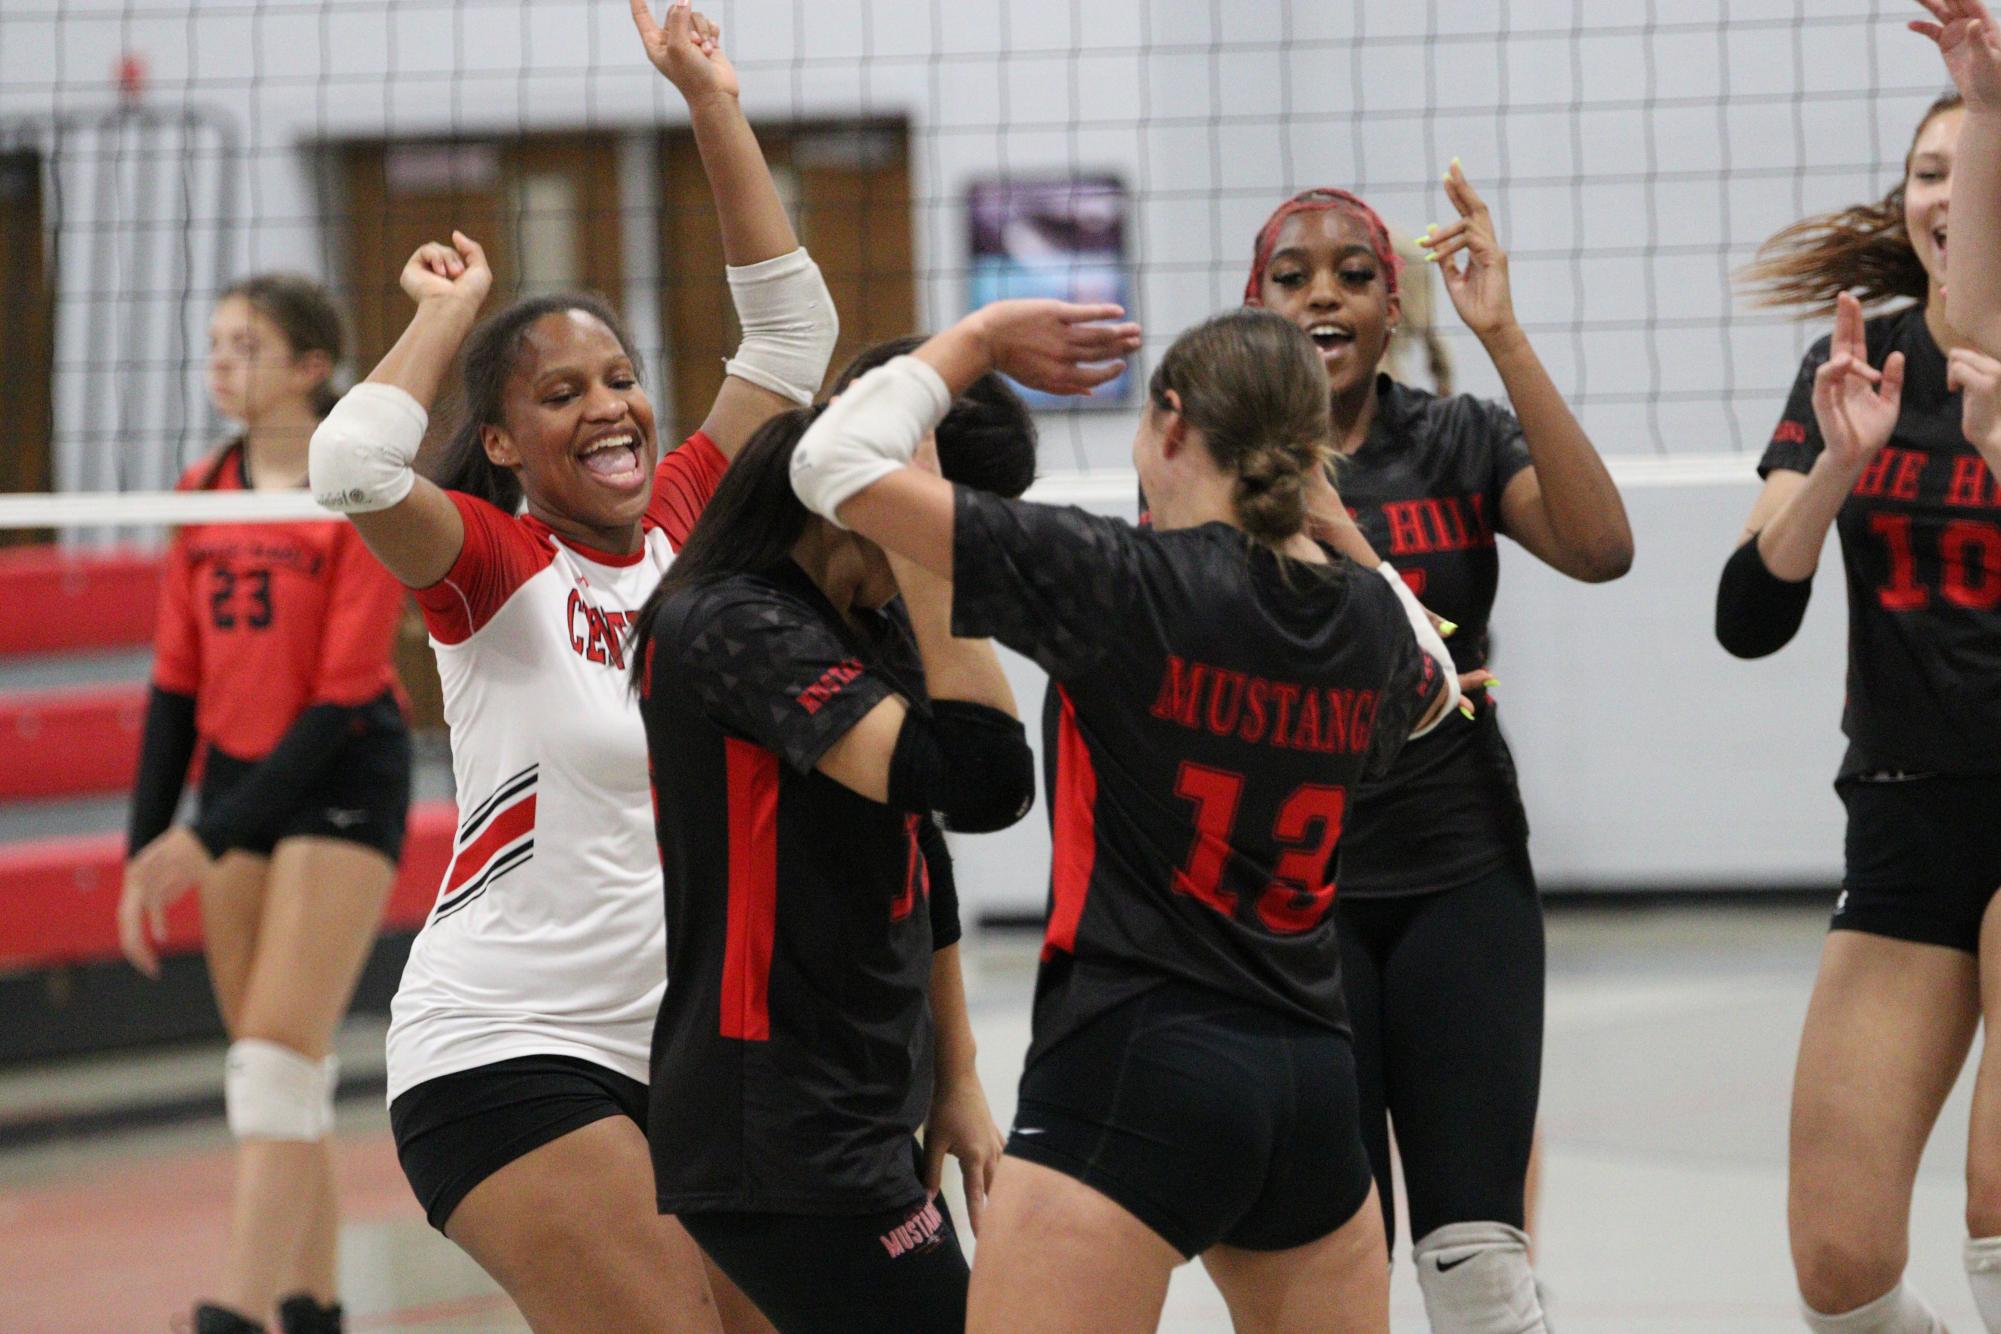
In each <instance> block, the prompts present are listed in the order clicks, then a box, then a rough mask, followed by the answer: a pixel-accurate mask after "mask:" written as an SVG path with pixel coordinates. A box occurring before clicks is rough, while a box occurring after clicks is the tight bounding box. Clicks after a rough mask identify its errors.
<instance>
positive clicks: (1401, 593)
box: [1376, 561, 1460, 737]
mask: <svg viewBox="0 0 2001 1334" xmlns="http://www.w3.org/2000/svg"><path fill="white" fill-rule="evenodd" d="M1376 573H1377V574H1380V575H1381V576H1382V577H1383V578H1384V579H1386V580H1388V581H1389V585H1390V587H1391V588H1393V589H1395V590H1396V595H1397V601H1398V602H1401V603H1402V604H1403V614H1404V618H1405V619H1406V620H1408V621H1409V622H1410V629H1411V633H1412V634H1414V635H1416V636H1417V650H1418V652H1420V653H1422V654H1424V656H1425V657H1427V658H1430V659H1431V661H1432V662H1433V663H1434V664H1435V665H1436V666H1437V668H1438V670H1439V671H1440V672H1442V673H1444V675H1445V706H1444V707H1443V708H1441V709H1439V711H1438V713H1437V714H1436V715H1435V716H1434V717H1433V718H1432V720H1431V721H1430V722H1428V723H1426V724H1425V725H1424V726H1422V727H1420V728H1418V729H1417V730H1416V731H1414V732H1412V733H1411V735H1412V736H1414V737H1417V736H1423V735H1424V734H1425V733H1427V732H1429V731H1430V730H1431V729H1432V728H1434V727H1436V726H1438V725H1439V724H1440V723H1442V722H1444V721H1445V720H1446V719H1447V718H1448V717H1450V716H1451V714H1452V711H1453V710H1454V709H1456V708H1458V707H1459V699H1460V690H1459V669H1458V668H1457V667H1455V666H1453V664H1452V650H1451V649H1448V648H1446V647H1445V641H1444V639H1442V638H1440V637H1439V634H1438V627H1437V626H1434V625H1433V624H1432V623H1431V617H1430V616H1428V615H1427V614H1425V610H1424V604H1423V603H1421V602H1419V601H1418V600H1417V594H1415V593H1413V592H1411V591H1410V585H1409V584H1407V583H1405V582H1404V581H1403V576H1402V575H1400V574H1398V573H1397V572H1396V570H1395V569H1394V568H1393V567H1392V566H1391V565H1390V563H1389V562H1388V561H1384V562H1383V563H1382V564H1381V565H1378V566H1377V567H1376Z"/></svg>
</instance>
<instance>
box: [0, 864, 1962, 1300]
mask: <svg viewBox="0 0 2001 1334" xmlns="http://www.w3.org/2000/svg"><path fill="white" fill-rule="evenodd" d="M1824 920H1825V915H1824V909H1823V908H1821V907H1816V906H1806V905H1801V904H1798V903H1794V904H1790V905H1778V906H1756V907H1745V906H1736V905H1728V906H1722V905H1719V906H1714V907H1688V906H1675V907H1665V908H1605V907H1590V908H1580V907H1568V908H1562V909H1559V910H1557V911H1555V912H1553V913H1552V915H1551V918H1550V982H1549V1035H1548V1041H1547V1046H1546V1054H1545V1063H1544V1083H1543V1129H1544V1135H1545V1145H1544V1148H1545V1159H1546V1161H1545V1167H1544V1196H1543V1201H1544V1202H1543V1208H1542V1219H1541V1227H1540V1230H1539V1235H1538V1242H1539V1246H1540V1248H1541V1266H1540V1267H1541V1272H1542V1275H1543V1278H1544V1280H1545V1282H1546V1284H1547V1286H1548V1287H1549V1289H1550V1291H1551V1293H1552V1294H1553V1299H1552V1302H1551V1313H1552V1319H1553V1322H1554V1323H1555V1325H1556V1327H1557V1328H1558V1329H1560V1330H1561V1331H1562V1332H1563V1334H1614V1332H1615V1331H1616V1332H1617V1334H1669V1331H1672V1332H1673V1334H1776V1332H1780V1331H1787V1330H1793V1329H1797V1328H1799V1327H1800V1326H1799V1323H1798V1318H1797V1316H1796V1315H1795V1314H1794V1309H1795V1308H1794V1298H1793V1295H1792V1293H1793V1289H1792V1281H1791V1275H1790V1269H1789V1265H1788V1261H1787V1254H1786V1240H1785V1137H1786V1100H1787V1095H1788V1091H1789V1089H1790V1085H1791V1080H1792V1061H1793V1052H1794V1046H1795V1043H1796V1041H1797V1038H1798V1034H1799V1025H1800V1020H1801V1016H1802V1015H1803V1014H1804V1012H1805V1008H1806V1001H1807V993H1808V989H1809V987H1810V986H1811V983H1812V978H1813V970H1814V966H1815V961H1816V958H1817V955H1818V950H1819V946H1820V940H1821V935H1822V923H1823V922H1824ZM1034 958H1035V949H1034V942H1033V941H1032V940H1031V939H1030V938H1029V937H1028V936H1026V935H1025V934H1016V933H997V932H989V933H987V934H986V935H985V936H983V937H982V939H981V942H980V944H979V947H978V949H977V951H976V952H975V954H974V956H973V963H974V968H973V981H972V1000H973V1010H974V1018H975V1023H976V1026H977V1028H978V1032H979V1040H980V1064H981V1069H982V1071H983V1073H984V1074H985V1077H986V1082H987V1091H988V1095H989V1097H990V1098H991V1099H992V1102H993V1106H994V1113H995V1115H996V1117H998V1118H999V1120H1000V1122H1001V1124H1002V1125H1003V1126H1005V1125H1006V1124H1007V1121H1008V1118H1009V1115H1010V1114H1011V1112H1012V1109H1013V1102H1014V1083H1015V1077H1016V1075H1017V1074H1018V1072H1019V1070H1020V1064H1021V1057H1022V1053H1023V1052H1024V1050H1025V1049H1026V1047H1027V1043H1028V998H1029V993H1030V987H1031V983H1032V979H1033V974H1034ZM380 1046H381V1028H380V1023H379V1021H373V1020H371V1021H366V1022H363V1021H356V1022H354V1023H352V1024H350V1025H349V1028H348V1030H347V1031H346V1033H345V1034H344V1035H343V1043H342V1048H343V1057H344V1061H345V1062H346V1065H347V1068H348V1069H349V1070H350V1071H355V1070H366V1069H368V1068H370V1066H371V1063H372V1065H373V1067H374V1068H376V1069H379V1067H380V1059H381V1058H380ZM220 1069H221V1052H220V1050H219V1048H211V1047H203V1048H197V1049H193V1050H181V1051H177V1052H173V1053H169V1054H166V1055H148V1056H144V1057H120V1058H92V1059H90V1060H83V1061H73V1062H66V1063H63V1064H62V1065H60V1066H52V1067H45V1068H42V1069H38V1070H30V1071H23V1072H15V1073H10V1074H8V1075H6V1076H4V1077H0V1108H15V1109H18V1108H21V1107H23V1106H34V1105H47V1104H49V1103H51V1102H54V1101H60V1102H62V1103H65V1104H72V1105H76V1106H79V1107H89V1106H96V1105H101V1104H103V1103H104V1102H106V1101H112V1100H129V1099H131V1098H132V1097H133V1095H134V1091H135V1089H159V1090H164V1091H167V1092H169V1093H171V1092H173V1091H175V1090H187V1089H201V1088H203V1087H205V1086H207V1085H210V1084H213V1083H214V1081H215V1080H216V1079H217V1077H218V1072H219V1071H220ZM1970 1069H1971V1063H1969V1071H1970ZM1968 1089H1969V1079H1967V1078H1962V1080H1961V1083H1960V1087H1959V1089H1958V1090H1957V1091H1956V1092H1955V1093H1954V1096H1953V1098H1952V1101H1951V1102H1950V1103H1949V1104H1948V1105H1947V1108H1946V1112H1945V1115H1944V1117H1943V1118H1942V1119H1941V1121H1940V1124H1939V1128H1938V1131H1937V1133H1936V1134H1935V1135H1934V1137H1933V1142H1932V1150H1931V1152H1930V1153H1929V1154H1928V1155H1927V1157H1926V1159H1925V1164H1924V1170H1923V1173H1922V1175H1921V1177H1920V1179H1919V1182H1918V1190H1917V1198H1916V1202H1915V1206H1914V1209H1913V1222H1912V1259H1911V1268H1910V1274H1909V1279H1910V1281H1911V1283H1912V1285H1913V1286H1914V1287H1915V1288H1916V1289H1917V1290H1918V1291H1920V1292H1922V1293H1924V1294H1925V1295H1926V1296H1927V1298H1928V1299H1929V1300H1930V1301H1931V1302H1932V1303H1933V1304H1934V1305H1935V1306H1936V1307H1937V1308H1938V1310H1939V1312H1940V1314H1941V1315H1942V1316H1944V1318H1945V1319H1946V1320H1947V1322H1948V1323H1949V1324H1951V1325H1952V1326H1953V1327H1954V1328H1956V1329H1960V1330H1971V1329H1978V1328H1980V1324H1979V1320H1978V1318H1977V1316H1976V1315H1975V1314H1974V1311H1973V1306H1972V1302H1971V1298H1970V1297H1968V1295H1967V1294H1966V1286H1965V1277H1964V1275H1963V1273H1962V1272H1961V1270H1960V1264H1959V1247H1960V1239H1961V1237H1962V1236H1963V1235H1964V1229H1963V1226H1962V1224H1961V1221H1960V1210H1961V1194H1962V1190H1961V1176H1962V1170H1963V1167H1964V1160H1965V1139H1966V1125H1967V1098H1968ZM340 1165H341V1177H342V1192H343V1207H344V1209H345V1213H346V1223H345V1227H344V1230H343V1233H342V1239H341V1241H342V1257H341V1268H342V1290H343V1296H344V1297H345V1299H346V1302H347V1306H348V1310H349V1313H350V1322H349V1327H350V1328H352V1329H355V1330H357V1331H360V1330H369V1331H386V1330H411V1331H426V1332H427V1334H428V1332H430V1331H475V1330H515V1329H520V1328H522V1327H523V1326H522V1324H521V1322H520V1320H519V1318H518V1317H517V1316H515V1314H514V1313H513V1310H512V1308H511V1307H510V1306H509V1305H508V1303H507V1301H506V1299H505V1298H504V1297H503V1296H501V1295H500V1294H499V1293H498V1291H497V1290H496V1289H495V1288H494V1287H493V1285H492V1284H491V1283H490V1282H488V1281H487V1279H486V1278H485V1276H484V1275H483V1274H481V1273H480V1271H479V1270H478V1268H477V1267H476V1266H474V1265H473V1264H472V1262H471V1261H469V1260H467V1259H466V1258H465V1257H464V1256H463V1255H462V1254H460V1252H459V1251H458V1250H457V1249H456V1248H454V1247H453V1246H452V1245H451V1244H450V1243H448V1242H446V1241H445V1240H444V1239H443V1238H441V1237H439V1236H438V1235H437V1234H436V1233H434V1232H432V1231H431V1230H430V1229H429V1228H428V1227H426V1226H425V1224H424V1221H423V1217H422V1215H421V1214H420V1213H419V1212H418V1209H417V1206H416V1204H415V1203H414V1201H413V1200H412V1199H411V1197H410V1194H409V1190H408V1188H407V1187H406V1186H405V1184H404V1182H403V1179H402V1176H401V1174H400V1173H399V1171H398V1169H397V1166H396V1160H395V1151H394V1148H393V1146H392V1145H391V1143H390V1140H389V1132H388V1116H387V1113H386V1112H385V1111H384V1110H383V1109H382V1108H381V1106H380V1105H379V1103H378V1101H377V1100H376V1099H374V1098H366V1099H355V1098H351V1099H348V1100H346V1101H344V1102H343V1104H342V1123H341V1130H340ZM951 1175H953V1174H952V1173H951V1172H949V1171H948V1173H947V1176H948V1178H949V1177H950V1176H951ZM229 1181H230V1146H229V1141H228V1137H227V1134H226V1132H225V1131H224V1129H223V1127H222V1125H221V1124H220V1121H219V1119H217V1120H214V1121H200V1122H194V1123H187V1124H177V1125H172V1126H167V1127H156V1128H150V1129H130V1130H124V1131H115V1132H94V1133H92V1134H90V1135H88V1136H82V1137H76V1138H69V1139H59V1140H53V1141H48V1142H44V1143H41V1144H38V1145H36V1146H34V1147H32V1148H21V1149H14V1150H10V1151H6V1152H0V1256H4V1257H6V1259H5V1261H4V1263H0V1329H5V1330H8V1331H15V1332H18V1334H27V1332H28V1331H56V1330H61V1331H66V1332H71V1334H74V1332H76V1331H96V1330H163V1329H166V1328H167V1322H168V1320H169V1318H170V1316H171V1314H172V1313H173V1312H174V1311H175V1310H177V1309H180V1310H185V1308H186V1305H187V1303H188V1302H189V1301H190V1300H191V1299H192V1297H193V1296H194V1295H195V1294H196V1293H197V1291H198V1290H199V1289H200V1287H201V1285H202V1282H203V1280H204V1278H205V1276H207V1275H209V1274H211V1273H213V1272H214V1270H215V1267H216V1265H217V1264H218V1262H219V1260H220V1257H221V1253H222V1246H223V1237H224V1230H225V1227H226V1223H227V1204H228V1192H229ZM1407 1256H1408V1243H1407V1242H1400V1245H1399V1266H1398V1269H1397V1274H1396V1281H1395V1286H1394V1289H1393V1295H1392V1326H1393V1327H1394V1328H1395V1329H1397V1330H1399V1331H1404V1330H1409V1331H1417V1330H1422V1329H1423V1328H1424V1315H1423V1306H1422V1304H1421V1302H1420V1301H1419V1298H1418V1295H1417V1288H1416V1284H1415V1282H1414V1280H1413V1279H1412V1277H1411V1273H1410V1270H1409V1266H1408V1260H1407ZM1161 1328H1162V1329H1163V1330H1171V1331H1196V1330H1221V1329H1227V1328H1228V1320H1227V1317H1226V1315H1225V1313H1224V1309H1223V1304H1222V1301H1221V1299H1220V1298H1219V1297H1218V1296H1217V1294H1216V1291H1215V1289H1214V1288H1213V1287H1211V1286H1210V1284H1209V1283H1208V1281H1207V1280H1206V1279H1205V1278H1204V1277H1203V1275H1202V1273H1201V1270H1200V1267H1199V1266H1193V1265H1191V1266H1187V1267H1185V1268H1184V1269H1183V1270H1182V1271H1181V1272H1180V1273H1179V1274H1177V1276H1176V1278H1175V1281H1174V1285H1173V1288H1172V1290H1171V1291H1170V1294H1169V1297H1168V1303H1167V1312H1166V1315H1165V1317H1164V1319H1163V1320H1162V1323H1161Z"/></svg>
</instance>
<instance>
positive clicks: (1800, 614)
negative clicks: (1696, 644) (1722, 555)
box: [1716, 533, 1813, 658]
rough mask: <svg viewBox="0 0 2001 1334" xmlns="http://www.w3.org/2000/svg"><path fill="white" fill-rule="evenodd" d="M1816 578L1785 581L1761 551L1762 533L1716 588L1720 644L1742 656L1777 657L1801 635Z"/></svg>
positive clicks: (1735, 556) (1738, 554)
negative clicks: (1775, 654) (1770, 655)
mask: <svg viewBox="0 0 2001 1334" xmlns="http://www.w3.org/2000/svg"><path fill="white" fill-rule="evenodd" d="M1812 595H1813V580H1812V579H1811V578H1806V579H1800V580H1797V581H1795V580H1791V579H1781V578H1779V576H1777V575H1776V574H1773V573H1772V571H1771V567H1769V566H1768V565H1766V564H1765V558H1764V556H1762V555H1761V554H1759V551H1758V535H1757V534H1756V533H1753V534H1752V535H1751V540H1750V541H1748V542H1746V543H1744V545H1742V546H1740V547H1738V548H1737V550H1736V551H1734V552H1732V553H1731V555H1730V559H1729V560H1728V561H1727V562H1725V563H1724V566H1723V581H1722V582H1721V583H1720V584H1718V585H1717V587H1716V641H1717V642H1718V643H1719V644H1721V645H1723V647H1724V648H1725V649H1728V650H1729V651H1730V652H1731V653H1733V654H1735V655H1736V656H1737V657H1740V658H1762V657H1764V656H1765V655H1766V654H1768V653H1776V652H1778V651H1779V650H1780V649H1782V648H1784V647H1785V646H1786V645H1787V644H1788V643H1790V642H1791V640H1792V637H1793V636H1794V635H1796V634H1798V633H1799V628H1800V621H1801V620H1802V619H1804V618H1805V616H1806V604H1807V599H1808V598H1809V597H1811V596H1812Z"/></svg>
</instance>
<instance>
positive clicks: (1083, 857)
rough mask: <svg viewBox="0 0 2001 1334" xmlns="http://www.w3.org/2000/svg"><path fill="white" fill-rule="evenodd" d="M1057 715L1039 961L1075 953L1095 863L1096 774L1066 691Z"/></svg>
mask: <svg viewBox="0 0 2001 1334" xmlns="http://www.w3.org/2000/svg"><path fill="white" fill-rule="evenodd" d="M1056 693H1057V695H1058V696H1059V697H1060V698H1061V699H1062V701H1063V712H1062V714H1061V716H1060V717H1059V718H1058V719H1057V723H1056V809H1055V811H1054V814H1053V823H1054V825H1055V829H1054V841H1055V848H1054V850H1053V851H1052V852H1051V854H1050V860H1049V881H1050V889H1051V895H1052V897H1053V899H1054V900H1055V901H1054V902H1053V903H1052V904H1051V905H1050V908H1049V930H1048V931H1047V933H1046V934H1045V935H1044V936H1043V938H1042V957H1043V958H1044V959H1048V958H1049V957H1050V956H1051V955H1052V954H1054V953H1056V952H1057V951H1058V950H1061V951H1062V952H1063V953H1065V954H1069V953H1072V952H1073V951H1075V949H1076V948H1077V924H1078V923H1079V922H1081V921H1083V920H1084V899H1085V897H1086V896H1087V895H1089V894H1090V892H1091V871H1092V868H1093V867H1094V866H1095V865H1096V864H1097V860H1098V771H1097V770H1096V769H1094V768H1093V767H1092V766H1091V750H1090V747H1088V746H1086V745H1085V744H1084V734H1083V733H1082V732H1079V731H1078V730H1077V709H1076V706H1075V705H1073V704H1072V703H1071V702H1070V692H1069V691H1067V690H1064V689H1063V688H1062V687H1061V686H1058V687H1057V689H1056Z"/></svg>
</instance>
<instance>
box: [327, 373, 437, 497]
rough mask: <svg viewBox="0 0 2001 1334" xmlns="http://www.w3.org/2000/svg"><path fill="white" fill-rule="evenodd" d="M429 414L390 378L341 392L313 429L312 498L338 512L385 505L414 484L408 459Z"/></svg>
mask: <svg viewBox="0 0 2001 1334" xmlns="http://www.w3.org/2000/svg"><path fill="white" fill-rule="evenodd" d="M430 421H431V418H430V414H428V413H426V412H425V411H424V408H423V405H422V404H420V403H419V402H417V400H416V399H414V398H412V397H411V396H410V395H409V394H408V393H407V392H405V391H404V390H401V389H398V388H397V387H396V386H395V385H392V384H375V383H373V382H364V383H362V384H358V385H356V386H355V387H354V388H352V389H350V390H348V391H347V392H346V393H345V394H342V395H341V398H340V402H338V403H336V404H334V409H333V411H332V412H329V413H328V414H327V417H326V420H325V421H323V422H321V423H320V425H319V429H318V430H316V431H314V432H313V444H312V451H311V454H310V455H309V463H308V476H309V477H310V479H311V484H312V488H313V499H314V500H316V501H318V502H319V503H320V504H321V505H323V506H324V507H326V508H327V509H330V510H333V511H335V512H337V513H340V514H366V513H368V512H369V511H371V510H386V509H388V508H389V507H390V506H391V505H394V504H397V503H399V502H400V501H401V500H402V499H403V497H405V496H407V495H409V494H410V488H411V487H413V486H415V485H416V484H417V474H416V473H415V472H413V471H412V470H411V465H412V464H413V463H415V462H416V461H417V447H418V446H419V445H421V444H423V443H424V428H425V427H427V426H429V425H430Z"/></svg>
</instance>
